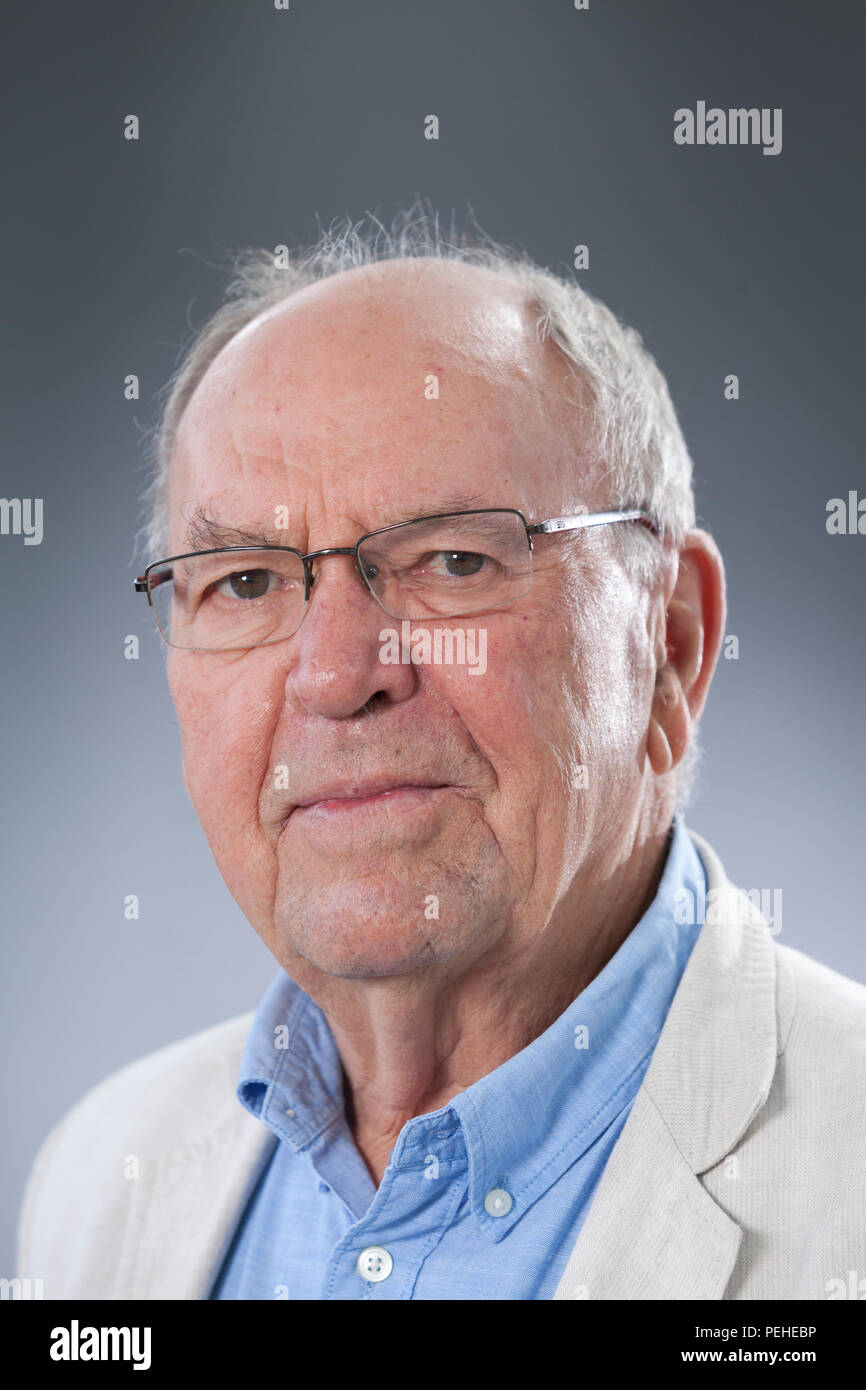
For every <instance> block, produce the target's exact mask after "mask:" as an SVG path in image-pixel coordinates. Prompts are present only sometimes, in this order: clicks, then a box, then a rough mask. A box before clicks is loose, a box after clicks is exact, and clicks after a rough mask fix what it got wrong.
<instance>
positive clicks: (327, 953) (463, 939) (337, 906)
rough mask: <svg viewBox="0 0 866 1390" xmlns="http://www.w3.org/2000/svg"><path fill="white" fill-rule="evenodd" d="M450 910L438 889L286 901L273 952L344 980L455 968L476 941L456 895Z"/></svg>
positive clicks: (387, 885)
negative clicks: (447, 965) (293, 956)
mask: <svg viewBox="0 0 866 1390" xmlns="http://www.w3.org/2000/svg"><path fill="white" fill-rule="evenodd" d="M445 902H446V898H445V896H443V895H440V894H438V893H437V892H436V889H435V888H431V890H430V893H429V894H428V893H426V892H421V891H419V890H418V889H417V888H416V887H413V888H411V889H410V888H408V887H407V885H405V884H402V885H401V884H399V883H396V882H394V881H383V880H381V879H378V878H377V879H375V880H372V881H371V880H369V879H365V880H362V881H360V882H359V881H354V882H348V883H343V884H341V885H330V886H329V887H327V888H325V889H323V890H321V891H320V892H318V893H313V892H310V891H307V892H306V893H305V894H304V895H303V900H302V901H301V900H299V899H298V897H297V895H296V894H295V893H288V894H286V895H285V896H284V897H279V898H278V901H277V905H276V906H277V918H276V920H275V923H274V928H273V931H274V937H275V945H274V946H272V948H271V949H272V950H273V952H274V954H275V955H277V956H278V958H279V955H280V950H279V945H280V943H283V944H284V945H285V946H286V947H288V949H289V951H290V952H292V953H296V954H297V955H300V956H302V957H303V959H304V960H306V961H309V963H310V964H311V965H313V966H314V967H316V969H318V970H321V971H323V972H324V973H325V974H328V975H335V976H338V977H340V978H342V979H349V980H351V979H356V980H357V979H374V978H376V977H381V976H385V975H408V974H410V973H411V972H412V971H413V970H419V969H423V968H425V967H429V966H430V965H433V964H442V963H444V962H445V961H448V960H450V959H451V958H452V957H453V956H455V955H458V954H459V953H460V951H461V950H464V949H465V948H466V946H467V945H468V943H469V940H471V939H472V937H473V936H474V935H475V933H474V932H473V930H472V927H471V925H470V924H471V922H472V915H471V914H469V913H467V904H465V903H458V902H456V901H455V899H454V895H453V893H448V894H447V902H448V904H449V908H448V910H447V911H446V910H445V906H444V905H445ZM436 911H438V913H439V915H438V917H437V916H434V915H432V914H433V913H435V912H436ZM479 925H480V924H479ZM289 973H291V971H289Z"/></svg>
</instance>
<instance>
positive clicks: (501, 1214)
mask: <svg viewBox="0 0 866 1390" xmlns="http://www.w3.org/2000/svg"><path fill="white" fill-rule="evenodd" d="M684 889H685V890H687V891H688V892H689V893H691V894H692V897H691V902H693V903H694V902H697V901H699V900H700V901H702V900H703V899H702V897H701V895H702V894H703V893H705V891H706V878H705V875H704V868H703V865H702V863H701V860H700V857H699V856H698V853H697V850H696V849H695V846H694V845H693V843H692V841H691V839H690V838H689V835H688V832H687V830H686V828H685V825H684V822H683V820H682V817H681V816H680V815H677V816H676V817H675V818H674V822H673V833H672V838H671V841H670V847H669V851H668V856H667V859H666V862H665V867H664V871H663V873H662V877H661V881H660V883H659V887H658V892H657V893H656V896H655V898H654V899H653V902H652V903H651V904H650V906H649V907H648V909H647V911H646V912H645V913H644V915H643V917H642V918H641V919H640V921H639V922H638V923H637V925H636V926H635V927H634V929H633V930H632V931H631V932H630V933H629V935H628V936H627V937H626V939H625V941H624V942H623V944H622V945H621V946H620V948H619V950H618V951H617V952H616V954H615V955H614V956H613V957H612V958H611V959H610V960H609V961H608V963H607V965H606V966H605V967H604V969H603V970H601V971H600V973H599V974H598V975H597V976H596V977H595V979H594V980H592V981H591V983H590V984H589V985H587V987H586V988H585V989H584V990H582V991H581V993H580V994H579V995H578V996H577V998H576V999H574V1000H573V1002H572V1003H571V1004H570V1005H569V1006H568V1008H567V1009H566V1010H565V1012H564V1013H563V1014H561V1015H560V1016H559V1018H558V1019H557V1020H556V1022H555V1023H553V1024H551V1026H550V1027H549V1028H548V1029H547V1030H546V1031H545V1032H544V1033H542V1034H541V1035H540V1036H539V1037H537V1038H536V1039H535V1040H534V1042H532V1043H530V1044H529V1046H528V1047H525V1048H523V1050H522V1051H520V1052H518V1053H516V1054H515V1055H514V1056H513V1057H510V1058H509V1059H508V1061H507V1062H503V1064H502V1065H501V1066H499V1067H497V1068H496V1069H495V1071H492V1072H489V1073H488V1074H487V1076H483V1077H481V1079H480V1080H479V1081H476V1082H475V1083H474V1084H473V1085H471V1086H469V1087H467V1089H466V1090H465V1091H462V1092H461V1093H460V1094H459V1095H457V1096H455V1098H454V1099H453V1100H451V1101H449V1103H448V1104H447V1105H445V1106H443V1107H442V1108H441V1109H439V1110H434V1111H432V1112H431V1113H430V1114H427V1115H416V1116H415V1117H414V1118H413V1119H411V1120H409V1121H407V1123H406V1124H405V1125H404V1126H403V1128H402V1130H401V1131H400V1134H399V1137H398V1139H397V1142H396V1144H395V1145H394V1149H393V1151H392V1153H391V1157H390V1161H389V1163H388V1167H387V1169H386V1171H385V1174H384V1176H383V1178H382V1181H381V1183H380V1184H379V1186H378V1188H377V1187H376V1183H375V1181H374V1180H373V1178H372V1177H371V1176H370V1173H369V1171H368V1169H367V1167H366V1164H365V1163H364V1160H363V1159H362V1157H361V1155H360V1153H359V1151H358V1149H357V1148H356V1146H355V1143H354V1140H353V1138H352V1134H351V1131H350V1129H349V1126H348V1124H347V1122H346V1118H345V1114H344V1109H343V1083H342V1070H341V1062H340V1056H339V1053H338V1051H337V1047H336V1044H335V1042H334V1039H333V1036H332V1034H331V1030H330V1028H329V1026H328V1022H327V1019H326V1018H325V1015H324V1014H323V1013H322V1011H321V1009H319V1008H318V1006H317V1005H316V1004H314V1003H313V1001H312V999H310V997H309V995H307V994H305V993H304V991H303V990H301V989H300V988H299V987H298V986H297V985H296V984H295V983H294V982H293V981H292V980H290V979H289V977H288V976H287V975H286V974H285V973H284V972H283V971H280V973H279V974H278V975H277V977H276V979H275V980H274V981H273V983H272V984H271V985H270V986H269V988H268V990H267V991H266V993H265V995H264V998H263V999H262V1002H261V1004H260V1006H259V1008H258V1010H257V1012H256V1016H255V1020H254V1022H253V1026H252V1028H251V1030H250V1034H249V1038H248V1041H247V1046H246V1050H245V1052H244V1056H243V1061H242V1065H241V1072H240V1079H239V1082H238V1090H237V1093H238V1098H239V1100H240V1101H241V1104H242V1105H244V1106H246V1108H247V1110H249V1111H250V1113H251V1114H253V1115H256V1116H258V1117H259V1118H260V1119H261V1120H262V1121H263V1122H264V1124H266V1125H267V1126H268V1128H269V1129H270V1130H271V1131H272V1132H273V1134H275V1135H276V1137H277V1139H278V1140H279V1143H278V1144H277V1145H276V1146H275V1148H274V1150H273V1154H272V1157H271V1158H270V1159H269V1160H268V1162H267V1164H266V1167H265V1168H264V1170H263V1172H262V1175H261V1177H260V1179H259V1181H258V1183H257V1185H256V1188H255V1191H254V1192H253V1194H252V1196H251V1198H250V1200H249V1202H248V1204H247V1207H246V1209H245V1211H244V1212H243V1214H242V1216H241V1219H240V1222H239V1225H238V1228H237V1231H236V1232H235V1236H234V1239H233V1241H232V1244H231V1246H230V1248H229V1251H228V1254H227V1256H226V1258H225V1261H224V1263H223V1267H222V1270H221V1271H220V1274H219V1277H218V1279H217V1281H216V1283H215V1285H214V1288H213V1290H212V1292H211V1295H210V1297H211V1298H217V1299H280V1298H290V1299H332V1298H333V1299H377V1300H381V1299H550V1298H552V1297H553V1294H554V1292H555V1290H556V1287H557V1284H558V1283H559V1280H560V1278H561V1276H562V1273H563V1270H564V1268H565V1265H566V1263H567V1261H568V1257H569V1255H570V1253H571V1251H572V1248H573V1246H574V1243H575V1241H576V1240H577V1237H578V1234H579V1232H580V1229H581V1226H582V1225H583V1222H584V1220H585V1218H586V1214H587V1212H588V1210H589V1206H590V1203H591V1201H592V1198H593V1194H594V1192H595V1190H596V1187H597V1185H598V1182H599V1179H600V1178H601V1175H602V1172H603V1171H604V1167H605V1164H606V1163H607V1160H608V1158H609V1157H610V1154H611V1152H612V1150H613V1147H614V1145H615V1143H616V1141H617V1139H618V1138H619V1135H620V1133H621V1132H622V1129H623V1126H624V1124H625V1122H626V1119H627V1118H628V1114H629V1111H630V1109H631V1106H632V1104H633V1102H634V1098H635V1095H636V1094H637V1091H638V1088H639V1086H640V1084H641V1081H642V1080H643V1077H644V1073H645V1072H646V1069H647V1067H648V1065H649V1061H650V1058H651V1056H652V1053H653V1050H654V1048H655V1045H656V1042H657V1041H658V1036H659V1033H660V1031H661V1028H662V1025H663V1023H664V1021H665V1018H666V1017H667V1013H668V1010H669V1008H670V1006H671V1002H672V1000H673V997H674V994H675V992H676V989H677V986H678V984H679V982H680V977H681V975H682V973H683V970H684V969H685V966H686V962H687V961H688V958H689V954H690V952H691V949H692V947H693V945H694V943H695V940H696V938H697V934H698V931H699V930H700V926H699V924H698V925H692V924H688V923H686V924H682V921H681V919H682V918H683V917H684V916H689V915H690V916H692V917H694V916H695V915H699V914H695V913H691V914H688V913H684V912H683V911H682V907H681V904H682V902H683V901H686V902H688V901H689V899H687V898H685V899H684V898H683V890H684ZM678 919H680V920H679V921H678ZM286 1044H287V1045H286ZM371 1247H373V1249H372V1250H371ZM365 1252H367V1253H366V1254H365ZM359 1257H361V1262H362V1264H363V1265H364V1268H365V1271H366V1273H367V1275H372V1276H373V1277H372V1278H370V1277H365V1275H364V1274H363V1273H362V1272H361V1270H360V1269H359Z"/></svg>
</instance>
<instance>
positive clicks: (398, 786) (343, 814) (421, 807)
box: [287, 780, 457, 830]
mask: <svg viewBox="0 0 866 1390" xmlns="http://www.w3.org/2000/svg"><path fill="white" fill-rule="evenodd" d="M456 790H457V788H456V787H454V786H452V785H451V784H450V783H442V782H396V781H393V780H381V781H367V782H357V783H353V784H345V785H340V786H336V787H334V786H330V787H327V788H324V789H323V790H322V791H320V792H317V793H316V794H315V795H314V796H311V797H309V798H307V799H305V800H304V801H302V802H299V803H298V804H297V805H295V806H294V807H293V809H292V811H291V812H290V813H289V816H288V817H287V821H288V822H301V823H304V824H306V825H309V826H310V827H312V826H313V825H318V826H320V827H321V828H322V829H324V827H325V826H326V825H333V826H334V828H335V830H336V829H337V827H338V826H340V825H343V826H345V827H346V828H347V829H348V827H349V826H350V825H352V826H361V825H364V824H366V823H367V822H368V821H370V822H371V824H372V823H374V822H377V821H378V823H379V824H380V826H382V827H384V826H385V825H386V824H388V823H391V824H393V826H394V828H395V829H396V826H397V824H403V825H405V826H406V828H407V829H408V827H409V825H410V824H414V823H415V822H417V821H418V819H419V817H420V818H421V820H426V819H427V817H428V815H429V814H432V813H433V808H434V806H435V805H436V803H438V802H440V801H441V799H442V798H443V797H446V796H447V795H448V794H449V793H451V792H454V791H456Z"/></svg>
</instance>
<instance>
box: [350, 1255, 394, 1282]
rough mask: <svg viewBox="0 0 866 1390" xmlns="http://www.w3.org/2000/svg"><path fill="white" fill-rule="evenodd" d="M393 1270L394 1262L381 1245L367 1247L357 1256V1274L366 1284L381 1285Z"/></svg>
mask: <svg viewBox="0 0 866 1390" xmlns="http://www.w3.org/2000/svg"><path fill="white" fill-rule="evenodd" d="M393 1268H394V1261H393V1260H392V1259H391V1256H390V1255H389V1254H388V1251H387V1250H385V1249H384V1248H383V1247H382V1246H381V1245H368V1246H367V1249H366V1250H362V1251H361V1253H360V1255H359V1256H358V1272H359V1274H360V1275H361V1278H362V1279H366V1280H367V1283H368V1284H381V1282H382V1280H383V1279H387V1278H388V1275H389V1274H390V1273H391V1270H392V1269H393Z"/></svg>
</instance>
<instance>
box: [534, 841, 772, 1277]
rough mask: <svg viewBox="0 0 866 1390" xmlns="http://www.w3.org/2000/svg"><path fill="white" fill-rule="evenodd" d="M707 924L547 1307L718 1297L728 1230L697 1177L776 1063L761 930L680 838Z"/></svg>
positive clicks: (738, 1127) (760, 1100)
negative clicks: (692, 861) (703, 895)
mask: <svg viewBox="0 0 866 1390" xmlns="http://www.w3.org/2000/svg"><path fill="white" fill-rule="evenodd" d="M690 833H691V836H692V840H693V841H694V843H695V846H696V848H697V849H698V852H699V854H700V856H701V858H702V860H703V862H704V867H705V869H706V872H707V890H708V891H707V904H708V909H707V918H706V923H705V925H704V926H703V927H702V929H701V932H700V934H699V936H698V940H697V942H696V943H695V946H694V949H693V951H692V954H691V957H690V959H689V963H688V965H687V967H686V969H685V971H684V973H683V978H682V980H681V981H680V986H679V989H678V990H677V993H676V995H675V996H674V1000H673V1003H672V1005H671V1008H670V1011H669V1013H668V1017H667V1019H666V1021H665V1024H664V1027H663V1028H662V1031H661V1034H660V1036H659V1041H658V1043H657V1045H656V1049H655V1052H654V1053H653V1057H652V1061H651V1062H650V1066H649V1068H648V1070H647V1074H646V1076H645V1077H644V1080H643V1084H642V1085H641V1087H640V1090H639V1091H638V1094H637V1097H636V1099H635V1103H634V1105H633V1107H632V1111H631V1114H630V1115H629V1118H628V1120H627V1122H626V1124H625V1127H624V1129H623V1132H622V1134H621V1136H620V1138H619V1140H618V1142H617V1144H616V1146H615V1148H614V1150H613V1153H612V1154H611V1157H610V1159H609V1161H608V1163H607V1165H606V1167H605V1170H604V1173H603V1174H602V1177H601V1181H600V1183H599V1185H598V1188H597V1190H596V1193H595V1196H594V1198H593V1201H592V1204H591V1206H590V1209H589V1213H588V1215H587V1217H586V1220H585V1222H584V1224H583V1227H582V1229H581V1232H580V1236H579V1237H578V1240H577V1243H576V1245H575V1247H574V1250H573V1251H572V1253H571V1256H570V1258H569V1261H568V1264H567V1265H566V1268H565V1271H564V1273H563V1276H562V1279H561V1280H560V1283H559V1285H558V1287H557V1290H556V1293H555V1294H554V1298H555V1299H575V1298H589V1299H618V1298H621V1299H653V1298H658V1299H665V1298H666V1299H677V1298H679V1299H720V1298H722V1297H723V1296H724V1291H725V1287H726V1285H727V1283H728V1281H729V1279H730V1277H731V1273H732V1271H733V1268H734V1264H735V1262H736V1259H737V1253H738V1251H739V1247H740V1242H741V1239H742V1231H741V1229H740V1227H739V1226H738V1225H737V1224H736V1222H734V1221H732V1220H731V1218H730V1217H729V1216H728V1215H727V1214H726V1213H725V1212H724V1211H723V1210H722V1208H721V1207H720V1206H719V1205H718V1204H717V1203H716V1202H715V1201H714V1199H713V1198H712V1197H711V1196H710V1195H709V1193H708V1192H707V1190H706V1188H705V1187H704V1186H703V1184H702V1182H701V1181H700V1177H699V1174H700V1173H702V1172H706V1171H707V1169H709V1168H712V1167H714V1166H715V1165H716V1164H717V1163H719V1162H721V1160H722V1159H723V1158H724V1157H725V1156H726V1155H727V1154H728V1153H729V1152H730V1151H731V1149H732V1148H733V1147H734V1146H735V1145H736V1144H737V1143H738V1141H739V1140H740V1138H741V1137H742V1135H743V1133H744V1132H745V1130H746V1129H747V1128H748V1126H749V1125H750V1124H751V1122H752V1120H753V1119H754V1117H755V1115H756V1114H757V1112H758V1110H759V1109H760V1108H761V1106H762V1105H763V1104H764V1102H765V1101H766V1098H767V1095H768V1094H769V1090H770V1086H771V1084H772V1080H773V1074H774V1071H775V1066H776V1056H777V1022H776V1006H775V960H774V953H773V945H772V940H771V938H770V935H769V929H768V927H767V924H766V922H765V921H764V920H763V918H762V917H761V916H760V914H759V913H757V912H756V910H755V909H754V908H753V906H752V904H751V902H750V901H749V899H748V898H747V897H746V896H745V894H743V893H741V892H740V891H739V890H738V889H737V888H735V887H734V886H733V885H732V884H731V883H730V882H729V881H728V879H727V877H726V875H725V872H724V869H723V867H722V865H721V862H720V861H719V859H718V857H717V856H716V854H715V853H714V852H713V850H712V849H711V848H710V846H709V845H708V844H707V843H706V841H704V840H703V839H702V838H701V837H700V836H698V835H695V834H694V833H693V832H690Z"/></svg>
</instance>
